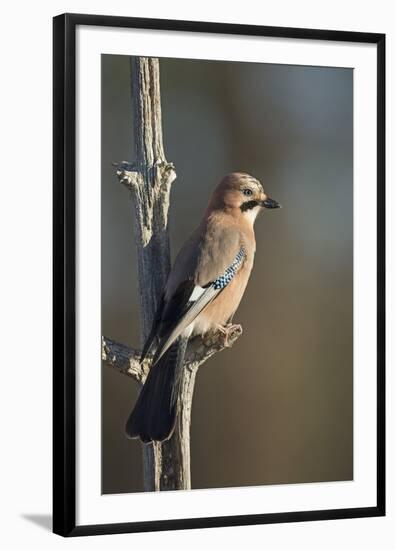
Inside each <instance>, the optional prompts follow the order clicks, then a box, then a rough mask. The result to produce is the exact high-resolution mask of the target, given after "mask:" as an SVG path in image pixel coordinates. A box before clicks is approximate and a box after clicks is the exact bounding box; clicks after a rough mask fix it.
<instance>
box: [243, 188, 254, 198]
mask: <svg viewBox="0 0 395 550" xmlns="http://www.w3.org/2000/svg"><path fill="white" fill-rule="evenodd" d="M243 195H245V196H246V197H251V195H252V191H251V189H243Z"/></svg>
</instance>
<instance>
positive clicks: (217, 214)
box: [125, 172, 281, 444]
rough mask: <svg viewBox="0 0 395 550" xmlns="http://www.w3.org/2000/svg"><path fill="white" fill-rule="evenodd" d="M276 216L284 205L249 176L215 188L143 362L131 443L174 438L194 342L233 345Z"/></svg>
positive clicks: (180, 258) (171, 282) (172, 277)
mask: <svg viewBox="0 0 395 550" xmlns="http://www.w3.org/2000/svg"><path fill="white" fill-rule="evenodd" d="M274 208H281V205H280V204H279V203H278V202H277V201H275V200H274V199H272V198H270V197H269V196H268V195H267V194H266V192H265V190H264V188H263V185H262V183H261V182H260V181H259V180H258V179H256V178H255V177H253V176H251V175H249V174H247V173H245V172H232V173H230V174H228V175H226V176H225V177H224V178H223V179H222V180H221V181H220V183H219V184H218V185H217V186H216V187H215V188H214V190H213V192H212V194H211V197H210V199H209V202H208V205H207V208H206V210H205V212H204V215H203V218H202V220H201V222H200V224H199V225H198V227H197V228H196V230H195V231H194V232H193V233H192V235H191V236H190V237H189V239H187V240H186V242H185V244H184V245H183V246H182V248H181V249H180V251H179V253H178V255H177V257H176V259H175V261H174V265H173V267H172V269H171V270H170V274H169V276H168V279H167V282H166V284H165V288H164V290H163V293H162V297H161V299H160V303H159V306H158V307H157V311H156V314H155V317H154V321H153V324H152V328H151V331H150V334H149V336H148V338H147V340H146V342H145V345H144V347H143V350H142V354H141V361H143V360H144V359H145V357H146V356H147V355H148V354H153V358H152V363H151V368H150V370H149V373H148V376H147V378H146V381H145V383H144V385H143V387H142V389H141V391H140V394H139V396H138V398H137V402H136V404H135V406H134V408H133V410H132V412H131V414H130V416H129V417H128V420H127V422H126V426H125V432H126V436H127V437H128V438H130V439H134V438H139V439H140V440H141V441H142V442H143V443H147V444H148V443H151V442H154V441H158V442H163V441H166V440H168V439H169V438H170V437H171V436H172V434H173V431H174V427H175V423H176V418H177V412H178V404H179V390H180V379H181V374H182V371H181V369H182V368H183V361H184V356H185V352H186V349H187V346H188V341H189V340H190V339H191V338H192V337H195V336H198V335H200V336H204V335H205V334H206V333H208V332H211V331H218V330H219V331H221V332H222V333H223V334H225V337H226V335H227V327H229V322H230V321H231V320H232V319H233V316H234V314H235V312H236V310H237V308H238V306H239V304H240V301H241V299H242V297H243V294H244V291H245V289H246V286H247V283H248V280H249V277H250V274H251V270H252V267H253V263H254V255H255V248H256V242H255V234H254V222H255V220H256V217H257V215H258V214H259V213H260V212H262V211H264V210H265V209H274Z"/></svg>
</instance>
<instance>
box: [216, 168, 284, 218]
mask: <svg viewBox="0 0 395 550" xmlns="http://www.w3.org/2000/svg"><path fill="white" fill-rule="evenodd" d="M209 208H210V210H213V209H224V210H228V211H230V212H231V213H234V214H237V215H242V216H243V217H244V218H246V219H247V220H248V221H250V222H251V223H253V222H254V221H255V218H256V216H257V215H258V213H259V212H260V211H261V210H262V209H263V208H281V205H280V204H279V203H278V202H277V201H275V200H273V199H271V198H269V197H268V195H267V194H266V192H265V191H264V189H263V185H262V184H261V182H260V181H258V180H257V179H256V178H254V177H253V176H250V175H249V174H246V173H244V172H233V173H231V174H228V175H227V176H225V177H224V179H223V180H222V181H221V182H220V183H219V185H218V186H217V187H216V188H215V190H214V192H213V194H212V197H211V200H210V204H209Z"/></svg>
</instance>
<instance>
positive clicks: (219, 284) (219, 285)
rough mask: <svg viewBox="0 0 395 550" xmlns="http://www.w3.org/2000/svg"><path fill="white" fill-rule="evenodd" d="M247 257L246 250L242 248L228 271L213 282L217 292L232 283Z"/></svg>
mask: <svg viewBox="0 0 395 550" xmlns="http://www.w3.org/2000/svg"><path fill="white" fill-rule="evenodd" d="M245 257H246V252H245V250H244V248H243V247H241V248H240V250H239V252H238V254H237V256H236V258H235V259H234V260H233V262H232V263H231V264H230V266H229V267H228V268H227V269H226V271H225V272H224V273H222V275H220V276H219V277H217V278H216V279H215V281H214V282H213V287H214V289H215V290H222V289H223V288H225V287H226V286H227V285H228V284H229V283H230V282H231V280H232V279H233V277H234V276H235V275H236V273H237V271H238V270H239V268H240V266H241V264H242V263H243V261H244V259H245Z"/></svg>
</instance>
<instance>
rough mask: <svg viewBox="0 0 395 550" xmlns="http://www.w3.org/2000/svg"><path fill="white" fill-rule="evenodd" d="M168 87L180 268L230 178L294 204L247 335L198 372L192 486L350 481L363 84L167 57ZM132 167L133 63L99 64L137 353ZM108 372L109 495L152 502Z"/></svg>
mask: <svg viewBox="0 0 395 550" xmlns="http://www.w3.org/2000/svg"><path fill="white" fill-rule="evenodd" d="M161 88H162V110H163V129H164V143H165V150H166V155H167V158H168V160H169V161H172V162H174V163H175V166H176V171H177V174H178V178H177V180H176V181H175V183H174V184H173V190H172V203H171V211H170V234H171V243H172V256H173V258H174V255H175V253H176V252H177V251H178V249H179V248H180V246H181V244H182V242H183V241H184V239H185V238H186V236H187V235H188V234H189V233H190V232H191V231H192V230H193V229H194V227H195V226H196V225H197V224H198V221H199V219H200V217H201V215H202V213H203V210H204V207H205V205H206V202H207V199H208V197H209V194H210V192H211V190H212V189H213V187H214V186H215V185H216V183H217V182H218V181H219V180H220V178H222V177H223V176H224V175H225V174H226V173H228V172H230V171H234V170H243V171H247V172H249V173H251V174H252V175H254V176H255V177H257V178H259V179H261V181H263V182H264V186H265V189H266V190H267V191H268V193H269V194H270V195H271V196H272V197H273V198H275V199H277V200H278V201H279V202H281V203H282V204H283V209H282V210H277V211H268V212H265V213H264V214H263V215H262V216H260V217H259V218H258V220H257V222H256V225H255V228H256V237H257V254H256V259H255V266H254V270H253V273H252V276H251V279H250V283H249V286H248V288H247V291H246V294H245V296H244V299H243V301H242V304H241V306H240V308H239V310H238V312H237V314H236V316H235V320H234V321H235V322H240V323H241V324H242V325H243V329H244V334H243V336H242V337H241V338H240V339H239V341H238V342H237V343H236V345H235V346H234V348H233V349H231V350H226V351H224V352H222V353H220V354H217V355H216V356H215V357H214V358H213V359H211V360H210V361H209V362H207V363H206V364H205V365H203V366H202V367H201V369H200V372H199V374H198V379H197V385H196V391H195V397H194V403H193V413H192V449H191V453H192V486H193V488H211V487H231V486H243V485H262V484H277V483H302V482H314V481H331V480H349V479H352V476H353V466H352V465H353V444H352V440H353V428H352V407H353V398H352V394H353V385H352V374H353V371H352V360H353V357H352V349H353V338H352V331H353V323H352V305H353V304H352V293H353V287H352V284H353V281H352V227H353V216H352V177H353V176H352V96H353V75H352V70H350V69H339V68H322V67H302V66H287V65H266V64H252V63H231V62H212V61H190V60H179V59H162V60H161ZM132 159H133V133H132V118H131V100H130V83H129V58H128V57H125V56H112V55H111V56H110V55H103V56H102V182H101V183H102V327H103V334H105V335H106V336H108V337H111V338H113V339H115V340H119V341H121V342H124V343H127V344H130V345H132V346H138V344H139V318H138V296H137V278H136V265H135V251H134V240H133V230H132V218H131V216H132V208H131V203H130V198H129V196H128V192H127V191H126V189H124V188H123V187H122V186H120V185H119V184H118V182H117V180H116V177H115V175H114V168H113V167H112V166H111V162H113V161H120V160H132ZM240 366H241V367H242V368H243V371H244V374H243V380H240V377H239V375H238V370H239V369H240ZM102 372H103V377H102V382H103V383H102V434H103V438H102V441H103V448H102V483H103V484H102V489H103V493H122V492H134V491H141V490H142V464H141V448H140V443H139V442H138V441H129V440H127V439H126V438H125V436H124V433H123V429H124V423H125V420H126V418H127V416H128V414H129V412H130V410H131V408H132V406H133V404H134V402H135V399H136V396H137V388H136V385H135V383H134V382H133V380H130V379H128V378H127V377H125V376H123V375H120V374H119V373H117V372H114V371H113V370H111V369H110V368H109V367H106V366H105V365H104V366H103V369H102Z"/></svg>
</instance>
